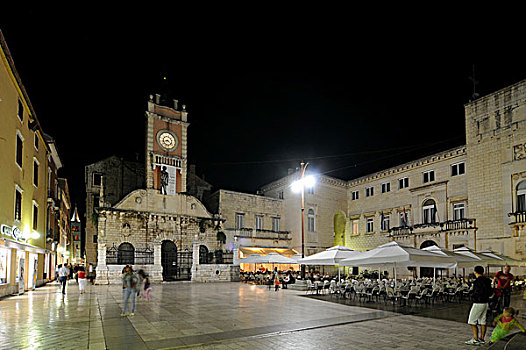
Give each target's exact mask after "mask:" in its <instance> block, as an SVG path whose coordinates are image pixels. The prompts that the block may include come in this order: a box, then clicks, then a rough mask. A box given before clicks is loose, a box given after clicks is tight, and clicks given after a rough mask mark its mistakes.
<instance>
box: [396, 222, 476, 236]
mask: <svg viewBox="0 0 526 350" xmlns="http://www.w3.org/2000/svg"><path fill="white" fill-rule="evenodd" d="M476 228H477V227H476V220H475V219H457V220H448V221H444V222H433V223H425V224H416V225H413V226H405V227H404V226H398V227H393V228H390V229H389V234H388V237H405V236H412V235H428V234H429V235H430V234H438V233H443V232H447V233H468V232H470V231H471V230H475V229H476Z"/></svg>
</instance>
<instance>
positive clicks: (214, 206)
mask: <svg viewBox="0 0 526 350" xmlns="http://www.w3.org/2000/svg"><path fill="white" fill-rule="evenodd" d="M206 204H207V206H208V208H210V210H211V211H212V212H213V213H215V214H217V215H218V216H219V217H221V220H222V222H223V223H222V229H223V232H224V233H225V238H226V240H225V246H226V247H227V249H228V250H231V251H233V252H235V254H234V260H236V259H237V258H239V257H243V255H247V254H250V253H251V251H254V250H258V251H266V250H267V251H270V250H275V249H276V248H277V249H280V250H281V251H282V252H283V253H285V255H294V253H295V252H294V251H293V250H292V236H291V234H290V231H287V230H285V229H284V227H285V226H284V224H283V223H284V222H285V211H284V206H283V200H282V199H277V198H272V197H265V196H261V195H257V194H248V193H241V192H235V191H228V190H218V191H216V192H215V193H213V194H212V195H211V196H209V197H208V199H207V201H206ZM238 251H241V252H242V254H241V255H240V254H238Z"/></svg>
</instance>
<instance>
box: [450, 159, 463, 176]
mask: <svg viewBox="0 0 526 350" xmlns="http://www.w3.org/2000/svg"><path fill="white" fill-rule="evenodd" d="M465 172H466V163H464V162H462V163H456V164H452V165H451V176H457V175H462V174H464V173H465Z"/></svg>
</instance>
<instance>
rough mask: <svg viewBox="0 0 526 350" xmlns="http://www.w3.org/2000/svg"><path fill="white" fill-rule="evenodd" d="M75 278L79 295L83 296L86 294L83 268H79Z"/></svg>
mask: <svg viewBox="0 0 526 350" xmlns="http://www.w3.org/2000/svg"><path fill="white" fill-rule="evenodd" d="M77 277H78V279H79V291H80V294H84V293H85V292H86V284H88V281H87V279H86V270H85V269H84V266H80V267H79V270H78V273H77Z"/></svg>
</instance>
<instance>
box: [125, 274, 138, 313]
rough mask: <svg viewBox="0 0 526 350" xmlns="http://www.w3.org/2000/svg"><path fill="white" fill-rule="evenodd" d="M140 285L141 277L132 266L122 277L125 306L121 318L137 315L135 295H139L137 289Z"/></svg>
mask: <svg viewBox="0 0 526 350" xmlns="http://www.w3.org/2000/svg"><path fill="white" fill-rule="evenodd" d="M138 284H139V277H137V275H136V274H134V273H133V271H132V268H131V267H130V266H126V267H125V268H124V274H123V275H122V288H123V291H122V293H123V295H122V298H123V302H124V306H123V309H122V313H121V316H128V315H130V316H133V315H135V293H137V287H138ZM129 299H131V313H128V312H127V310H128V300H129Z"/></svg>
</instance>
